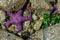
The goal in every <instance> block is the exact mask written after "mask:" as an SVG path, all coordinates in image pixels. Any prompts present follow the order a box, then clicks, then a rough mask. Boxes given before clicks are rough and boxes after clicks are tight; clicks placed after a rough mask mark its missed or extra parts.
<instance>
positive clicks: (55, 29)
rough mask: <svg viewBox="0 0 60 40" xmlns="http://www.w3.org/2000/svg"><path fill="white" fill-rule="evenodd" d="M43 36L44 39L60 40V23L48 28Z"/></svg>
mask: <svg viewBox="0 0 60 40" xmlns="http://www.w3.org/2000/svg"><path fill="white" fill-rule="evenodd" d="M43 37H44V40H60V23H59V24H55V25H53V26H50V27H48V28H46V29H45V30H44V32H43Z"/></svg>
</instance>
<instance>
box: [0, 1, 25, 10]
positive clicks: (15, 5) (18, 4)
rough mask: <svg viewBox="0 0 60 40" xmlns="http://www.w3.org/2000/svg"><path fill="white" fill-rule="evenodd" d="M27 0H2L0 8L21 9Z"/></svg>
mask: <svg viewBox="0 0 60 40" xmlns="http://www.w3.org/2000/svg"><path fill="white" fill-rule="evenodd" d="M24 3H25V0H0V8H3V9H4V10H10V11H11V10H16V11H17V10H19V9H21V8H22V6H23V5H24Z"/></svg>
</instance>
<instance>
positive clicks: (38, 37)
mask: <svg viewBox="0 0 60 40" xmlns="http://www.w3.org/2000/svg"><path fill="white" fill-rule="evenodd" d="M29 40H43V30H39V31H36V32H35V33H34V34H32V35H31V39H29Z"/></svg>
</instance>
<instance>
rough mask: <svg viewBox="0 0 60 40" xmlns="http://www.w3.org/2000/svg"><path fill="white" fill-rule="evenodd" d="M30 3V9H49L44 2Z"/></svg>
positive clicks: (31, 0)
mask: <svg viewBox="0 0 60 40" xmlns="http://www.w3.org/2000/svg"><path fill="white" fill-rule="evenodd" d="M30 2H31V3H32V7H33V8H35V9H39V8H44V9H49V5H48V4H47V3H46V2H45V1H44V0H30Z"/></svg>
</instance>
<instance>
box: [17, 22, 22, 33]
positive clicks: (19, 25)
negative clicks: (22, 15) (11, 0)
mask: <svg viewBox="0 0 60 40" xmlns="http://www.w3.org/2000/svg"><path fill="white" fill-rule="evenodd" d="M16 26H17V29H18V32H21V31H22V24H21V23H16Z"/></svg>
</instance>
